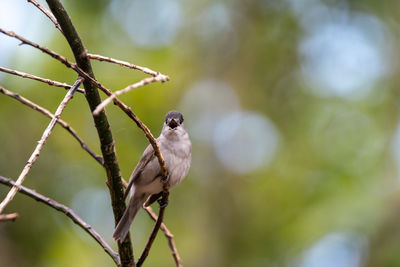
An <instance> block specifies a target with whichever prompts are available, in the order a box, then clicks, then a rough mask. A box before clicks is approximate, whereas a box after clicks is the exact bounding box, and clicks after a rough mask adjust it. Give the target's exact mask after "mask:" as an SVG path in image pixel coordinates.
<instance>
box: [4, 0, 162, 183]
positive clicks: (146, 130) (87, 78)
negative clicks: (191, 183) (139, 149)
mask: <svg viewBox="0 0 400 267" xmlns="http://www.w3.org/2000/svg"><path fill="white" fill-rule="evenodd" d="M48 1H50V0H48ZM52 1H56V2H57V0H52ZM57 3H58V2H57ZM59 5H61V3H60V4H59ZM55 8H58V4H57V6H56V7H55ZM61 9H62V10H64V8H62V6H61ZM61 9H60V10H61ZM64 11H65V10H64ZM61 16H64V15H61ZM65 16H67V17H68V15H65ZM68 20H69V18H68ZM71 27H72V28H73V26H72V24H71ZM0 32H2V33H4V34H6V35H8V36H10V37H14V38H17V39H19V40H20V41H21V42H22V43H23V44H28V45H30V46H33V47H35V48H37V49H39V50H41V51H42V52H44V53H46V54H48V55H50V56H51V57H53V58H55V59H57V60H58V61H60V62H61V63H63V64H64V65H65V66H67V67H68V68H71V69H73V70H75V71H76V72H77V73H78V74H79V75H81V76H82V77H84V78H85V83H87V84H86V85H85V83H84V86H85V89H86V88H90V90H91V94H90V95H87V96H86V99H87V100H88V102H89V105H90V108H91V110H92V111H93V110H94V109H95V108H96V107H97V106H98V105H99V104H100V102H101V100H100V96H99V95H98V93H97V91H95V88H93V86H95V87H97V88H99V89H100V90H102V91H103V92H104V93H105V94H106V95H108V96H111V95H112V94H113V93H112V91H111V90H109V89H107V88H105V87H104V86H103V85H101V84H100V83H99V82H98V81H96V80H95V79H94V78H93V77H91V76H90V75H89V74H88V73H87V72H85V71H83V70H82V69H81V68H80V67H78V66H76V64H75V63H71V62H69V61H68V60H67V59H66V58H65V57H63V56H61V55H59V54H57V53H55V52H53V51H51V50H50V49H48V48H46V47H42V46H40V45H38V44H36V43H33V42H31V41H29V40H27V39H25V38H23V37H22V36H19V35H17V34H15V33H13V32H8V31H5V30H3V29H1V28H0ZM70 35H71V36H72V37H71V38H72V40H71V41H69V42H70V46H71V47H73V46H74V45H77V43H75V41H76V40H78V39H79V36H78V34H77V33H76V31H75V29H74V33H71V34H70ZM68 36H69V35H68ZM68 36H66V37H67V38H68ZM79 43H81V41H80V39H79V42H78V44H79ZM74 54H75V57H76V58H80V57H82V56H85V55H87V52H86V50H85V48H84V47H83V45H82V48H80V49H79V51H77V52H76V53H74ZM86 59H87V58H86ZM82 64H86V65H87V66H88V67H89V68H90V69H89V71H88V72H90V73H92V75H93V71H92V68H91V66H90V62H89V61H88V62H86V61H85V62H84V63H82ZM93 76H94V75H93ZM89 83H90V84H89ZM86 93H88V92H87V90H86ZM92 99H93V100H92ZM94 100H95V101H94ZM114 104H116V105H117V106H118V107H119V108H120V109H122V110H123V111H124V112H125V114H127V115H128V117H129V118H131V119H132V120H133V121H134V122H135V123H136V125H137V126H138V127H139V128H140V129H142V131H143V132H144V134H145V136H146V138H147V139H148V140H149V142H150V144H151V146H152V147H153V149H154V152H155V154H156V156H157V159H158V163H159V164H160V167H161V174H162V176H163V177H164V179H166V177H167V167H166V165H165V161H164V158H163V156H162V154H161V152H160V147H159V146H158V144H157V141H156V140H155V138H154V136H153V135H152V134H151V132H150V130H149V128H147V126H146V125H144V124H143V122H142V121H141V120H140V119H139V118H138V117H137V116H136V115H135V113H133V111H132V110H131V108H130V107H128V106H127V105H126V104H124V103H123V102H122V101H121V100H119V99H118V98H115V99H114ZM94 120H95V125H96V128H97V129H98V132H99V131H100V130H99V128H98V127H99V125H97V123H96V122H97V121H98V123H99V124H102V123H104V125H102V127H101V128H102V129H103V130H104V131H108V128H109V124H108V121H107V118H106V117H105V114H104V112H103V113H100V114H99V115H98V116H94ZM103 130H101V131H103ZM99 135H100V134H99ZM110 135H111V132H110ZM111 138H112V135H111ZM101 139H102V138H101V137H100V140H101ZM107 139H108V138H107ZM110 142H111V141H110ZM110 142H107V143H110ZM111 151H113V148H112V149H111ZM112 153H113V152H112ZM103 157H104V155H103ZM118 171H119V170H118ZM165 185H167V183H165ZM167 187H168V186H167Z"/></svg>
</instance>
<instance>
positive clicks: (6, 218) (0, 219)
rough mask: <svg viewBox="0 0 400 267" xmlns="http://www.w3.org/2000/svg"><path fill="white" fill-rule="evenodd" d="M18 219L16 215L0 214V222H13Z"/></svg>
mask: <svg viewBox="0 0 400 267" xmlns="http://www.w3.org/2000/svg"><path fill="white" fill-rule="evenodd" d="M17 218H18V213H10V214H0V222H5V221H15V220H16V219H17Z"/></svg>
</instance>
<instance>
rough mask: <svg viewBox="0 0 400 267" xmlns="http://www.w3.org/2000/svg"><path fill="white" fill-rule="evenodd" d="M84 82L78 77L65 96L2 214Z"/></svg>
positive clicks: (12, 189) (8, 195) (8, 198)
mask: <svg viewBox="0 0 400 267" xmlns="http://www.w3.org/2000/svg"><path fill="white" fill-rule="evenodd" d="M82 80H83V78H82V77H78V79H77V80H76V82H75V83H74V85H73V86H72V87H71V89H69V91H68V92H67V94H66V95H65V97H64V99H63V100H62V101H61V103H60V105H59V106H58V108H57V110H56V112H55V113H54V117H53V118H52V120H51V121H50V123H49V125H48V126H47V128H46V129H45V130H44V132H43V135H42V138H40V140H39V142H38V145H37V146H36V148H35V150H34V151H33V153H32V155H31V156H30V158H29V160H28V162H27V164H26V165H25V167H24V169H23V170H22V172H21V174H20V175H19V177H18V179H17V182H16V183H15V185H14V186H13V187H12V188H11V190H10V192H8V194H7V196H6V197H5V198H4V200H3V201H2V202H1V203H0V214H1V213H2V212H3V210H4V208H5V207H6V206H7V205H8V203H10V202H11V200H12V199H13V198H14V196H15V194H16V193H17V191H18V187H19V186H21V184H22V183H23V182H24V180H25V177H26V175H27V174H28V173H29V171H30V169H31V167H32V165H33V163H35V161H36V159H37V158H38V157H39V154H40V152H41V150H42V148H43V146H44V144H45V143H46V140H47V138H49V136H50V134H51V131H52V130H53V128H54V126H55V124H56V122H57V120H58V119H59V118H60V116H61V113H62V112H63V110H64V108H65V106H66V105H67V103H68V101H69V100H70V99H71V98H72V96H73V95H74V92H75V90H76V88H78V87H79V85H80V84H81V82H82Z"/></svg>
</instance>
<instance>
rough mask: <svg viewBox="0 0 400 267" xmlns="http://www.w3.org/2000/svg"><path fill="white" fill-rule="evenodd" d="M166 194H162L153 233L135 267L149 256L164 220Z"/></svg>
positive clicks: (166, 192)
mask: <svg viewBox="0 0 400 267" xmlns="http://www.w3.org/2000/svg"><path fill="white" fill-rule="evenodd" d="M164 193H165V194H164ZM168 194H169V193H168V191H164V192H163V197H162V201H161V202H160V211H159V213H158V218H157V221H156V224H155V225H154V228H153V231H151V234H150V236H149V240H147V244H146V246H145V248H144V250H143V252H142V255H141V256H140V258H139V260H138V262H137V263H136V266H137V267H140V266H142V264H143V262H144V261H145V260H146V258H147V256H148V255H149V252H150V249H151V246H152V245H153V242H154V239H155V238H156V236H157V233H158V230H159V229H160V226H161V223H162V221H163V218H164V211H165V208H166V206H167V205H166V203H167V202H165V201H168Z"/></svg>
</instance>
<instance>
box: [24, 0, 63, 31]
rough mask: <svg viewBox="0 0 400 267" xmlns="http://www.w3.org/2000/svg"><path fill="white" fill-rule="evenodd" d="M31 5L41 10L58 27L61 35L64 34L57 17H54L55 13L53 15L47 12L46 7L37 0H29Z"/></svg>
mask: <svg viewBox="0 0 400 267" xmlns="http://www.w3.org/2000/svg"><path fill="white" fill-rule="evenodd" d="M27 1H28V2H29V3H32V4H33V5H35V6H36V7H37V8H39V10H40V11H42V12H43V13H44V14H45V15H46V16H47V17H48V18H49V19H50V20H51V21H52V22H53V23H54V25H55V26H56V28H57V29H59V30H60V32H61V33H63V31H62V29H61V27H60V24H58V22H57V19H56V17H54V15H53V13H51V12H50V11H49V10H47V9H46V8H45V7H43V6H42V5H40V4H39V3H38V2H37V1H36V0H27Z"/></svg>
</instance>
